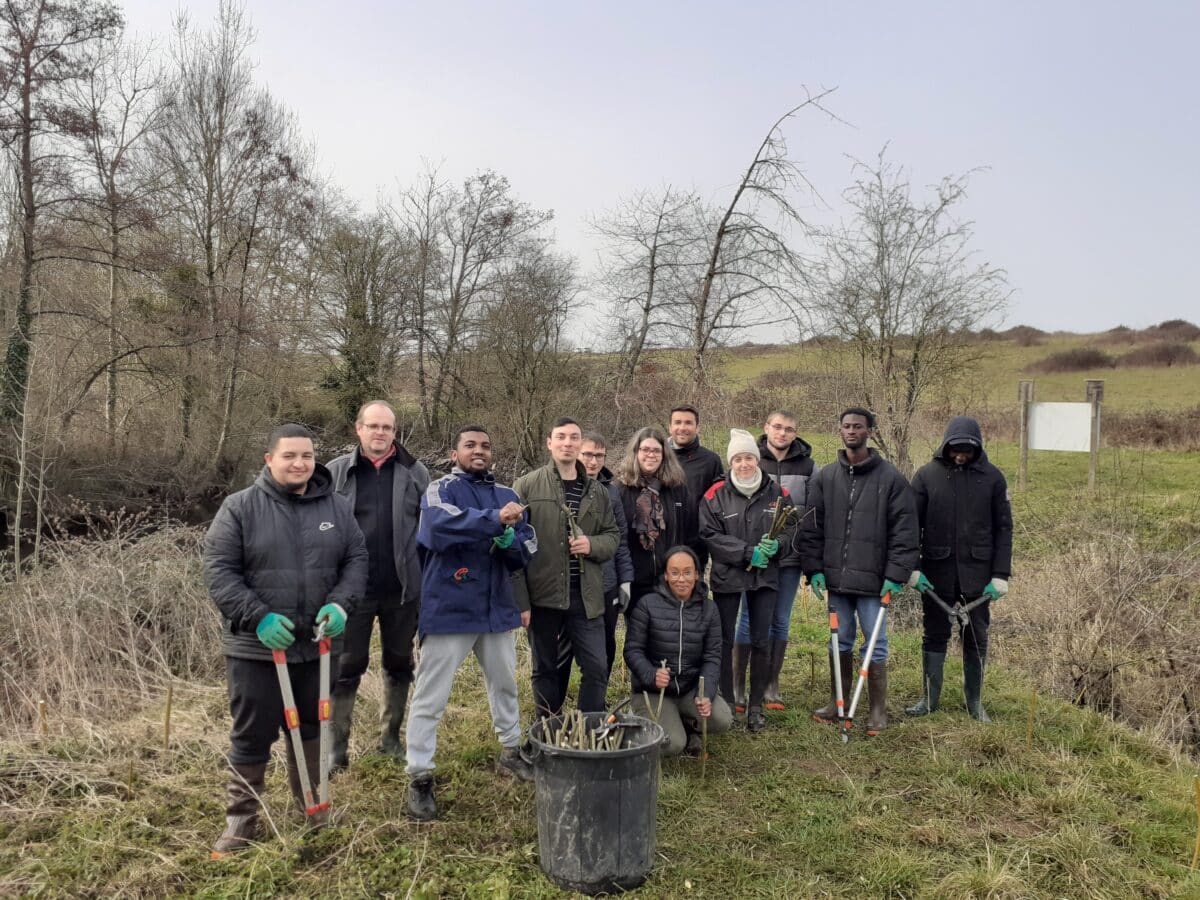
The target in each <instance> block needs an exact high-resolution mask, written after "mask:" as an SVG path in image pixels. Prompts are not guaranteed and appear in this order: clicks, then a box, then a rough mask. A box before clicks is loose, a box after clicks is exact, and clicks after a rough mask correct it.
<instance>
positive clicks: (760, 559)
mask: <svg viewBox="0 0 1200 900" xmlns="http://www.w3.org/2000/svg"><path fill="white" fill-rule="evenodd" d="M770 562H771V557H770V556H768V555H767V553H766V551H765V550H763V548H762V545H761V544H760V545H759V546H757V547H755V548H754V552H753V553H751V554H750V565H751V567H753V568H755V569H765V568H766V567H767V565H768V564H769V563H770Z"/></svg>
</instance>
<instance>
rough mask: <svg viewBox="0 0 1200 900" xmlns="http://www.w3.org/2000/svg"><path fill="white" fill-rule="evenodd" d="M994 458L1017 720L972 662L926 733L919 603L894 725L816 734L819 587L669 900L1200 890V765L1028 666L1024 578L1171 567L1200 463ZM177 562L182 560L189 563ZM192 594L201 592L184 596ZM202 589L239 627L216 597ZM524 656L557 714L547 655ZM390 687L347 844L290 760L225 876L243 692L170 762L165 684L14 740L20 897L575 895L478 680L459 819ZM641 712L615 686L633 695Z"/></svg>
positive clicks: (5, 790) (1042, 349)
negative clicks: (413, 800)
mask: <svg viewBox="0 0 1200 900" xmlns="http://www.w3.org/2000/svg"><path fill="white" fill-rule="evenodd" d="M1087 340H1088V339H1087V338H1082V337H1081V338H1070V337H1060V336H1051V337H1048V338H1047V339H1046V341H1045V343H1044V344H1042V345H1041V346H1037V347H1018V346H1016V344H1015V343H1013V342H996V343H995V344H994V345H989V346H993V347H994V349H995V355H994V356H992V357H990V358H989V360H988V361H987V362H986V363H985V366H987V367H992V368H987V370H986V373H985V377H983V378H982V379H981V383H982V384H984V385H986V390H987V391H988V392H989V393H988V396H989V397H994V398H995V402H996V403H997V404H1009V403H1012V402H1014V398H1015V394H1016V382H1017V380H1019V379H1020V378H1022V377H1027V376H1025V375H1023V374H1022V373H1021V371H1020V369H1021V368H1022V367H1023V366H1024V365H1026V364H1027V363H1028V362H1030V361H1032V360H1034V359H1038V358H1041V357H1043V356H1045V355H1046V354H1048V353H1051V352H1055V351H1056V350H1059V349H1065V348H1067V347H1068V346H1070V345H1072V344H1080V343H1084V342H1086V341H1087ZM815 353H816V351H814V352H812V353H810V352H809V351H800V352H786V353H785V352H783V351H779V352H775V351H771V352H762V353H757V354H755V355H745V354H742V355H736V354H735V355H731V357H730V359H729V361H728V363H727V366H728V369H729V371H730V372H731V373H733V375H734V376H735V377H736V378H738V379H742V380H743V383H744V382H746V381H749V380H751V379H752V378H753V377H755V376H756V375H757V374H760V373H762V372H764V371H768V370H771V369H776V368H782V367H784V366H788V367H792V366H795V365H805V366H809V365H811V366H813V367H814V370H817V368H816V367H819V366H822V365H828V364H829V362H828V360H825V361H822V360H820V359H819V358H818V357H817V356H816V355H815ZM1088 374H1089V373H1073V374H1071V375H1069V376H1053V377H1050V376H1034V377H1035V378H1036V380H1037V382H1038V392H1039V396H1040V397H1041V398H1042V399H1074V398H1077V397H1078V396H1079V395H1081V394H1082V382H1083V379H1084V378H1085V377H1088ZM1096 375H1097V377H1104V378H1106V379H1107V380H1108V400H1107V402H1108V403H1109V406H1110V408H1124V409H1129V410H1133V409H1136V408H1138V406H1139V404H1140V405H1146V404H1147V403H1154V404H1158V405H1159V406H1162V407H1164V408H1166V407H1171V408H1182V407H1185V406H1192V405H1195V404H1196V400H1195V398H1196V397H1197V396H1200V367H1191V368H1184V369H1172V370H1124V369H1110V370H1105V371H1104V372H1101V373H1096ZM1060 389H1061V391H1062V393H1061V394H1056V393H1055V391H1058V390H1060ZM1123 404H1124V405H1123ZM729 424H735V425H743V426H747V427H751V428H755V427H757V425H758V424H759V423H754V422H744V423H729ZM727 434H728V432H727V430H726V428H725V426H724V425H722V426H720V427H716V426H715V425H712V426H710V425H709V423H707V422H706V429H705V435H704V437H705V442H706V443H707V444H709V445H710V446H712V447H714V448H716V449H718V450H722V449H723V448H724V446H725V441H726V438H727ZM805 437H807V438H809V439H810V440H811V442H812V443H813V444H814V447H815V456H816V458H817V460H818V462H822V463H824V462H828V461H830V460H831V459H832V457H833V454H834V451H835V447H836V440H835V437H834V435H833V434H832V430H831V431H830V433H825V434H807V433H806V434H805ZM934 442H935V439H934V438H933V437H927V438H925V439H924V441H923V443H921V444H919V445H918V447H916V448H914V458H915V459H917V460H918V461H921V460H923V459H925V458H927V457H928V453H929V452H930V450H931V449H932V445H933V443H934ZM989 453H990V455H991V457H992V459H993V460H994V461H995V462H996V463H997V465H999V466H1000V467H1001V468H1002V469H1003V470H1004V471H1005V472H1006V474H1007V475H1008V476H1009V479H1010V483H1011V488H1012V497H1013V508H1014V517H1015V521H1016V528H1017V530H1016V566H1015V568H1016V570H1017V571H1016V574H1015V575H1014V578H1013V582H1012V593H1011V594H1010V595H1009V597H1008V598H1007V599H1006V600H1005V602H1004V604H1003V605H1001V606H1000V607H999V609H998V610H997V613H996V621H995V630H994V634H995V643H994V647H993V654H992V659H991V664H990V668H989V671H988V676H987V691H986V695H985V699H986V702H987V705H988V708H989V711H990V713H991V715H992V717H993V719H994V721H995V723H994V724H993V725H992V726H990V727H981V726H979V725H977V724H976V723H974V722H972V721H971V720H970V719H969V718H967V716H966V714H965V712H964V711H963V710H962V707H961V704H962V696H961V687H960V686H959V685H960V679H961V668H960V666H959V664H958V663H957V662H956V661H953V653H952V661H951V662H949V663H948V666H947V681H946V690H945V693H944V695H943V701H944V704H945V708H944V710H943V711H941V712H939V713H937V714H936V715H934V716H931V717H928V718H926V719H921V720H910V721H904V720H903V719H902V718H901V717H900V716H899V712H900V710H901V708H902V707H903V705H904V704H905V703H906V702H907V701H909V700H911V699H913V698H915V696H916V694H917V692H918V690H919V680H920V637H919V633H918V632H917V631H916V629H915V628H914V624H915V623H916V621H917V618H918V616H917V613H916V610H917V604H916V600H915V599H914V598H913V597H912V596H908V595H906V596H905V598H904V599H903V600H902V601H901V602H900V603H899V604H898V605H897V609H896V624H897V626H898V627H897V629H896V631H894V633H893V636H892V656H891V662H890V664H889V670H890V681H891V697H890V708H891V712H892V714H893V727H891V728H890V729H889V730H888V731H886V732H885V733H884V734H883V735H881V736H880V737H878V738H876V739H872V740H866V739H861V738H859V739H855V740H853V741H851V742H850V743H849V744H847V745H843V744H841V743H840V742H839V740H838V739H837V736H836V734H835V733H834V731H833V730H832V729H830V728H828V727H822V726H819V725H816V724H815V723H812V722H811V721H810V720H809V717H808V710H809V709H810V708H812V707H814V706H816V705H818V704H819V703H821V702H823V701H824V698H825V693H826V691H827V685H828V671H827V667H826V665H825V663H824V654H825V647H826V639H827V635H828V631H827V626H826V623H825V620H824V611H823V610H822V609H819V608H818V607H817V604H815V603H813V602H812V601H811V598H806V597H805V596H804V595H802V600H801V602H797V604H796V608H795V611H794V616H793V640H792V643H791V645H790V655H789V664H788V666H787V668H786V669H785V674H784V687H785V693H786V694H787V696H788V698H789V700H790V701H791V705H790V708H789V710H788V711H787V712H786V713H776V714H772V715H771V717H770V726H769V728H768V730H767V731H766V732H764V733H763V734H761V735H757V736H751V735H748V734H746V733H745V732H744V731H735V732H733V733H730V734H728V735H723V736H721V737H718V738H714V739H713V742H712V750H713V753H714V757H713V759H712V760H711V761H710V763H709V765H708V773H707V778H706V779H705V780H701V778H700V772H699V765H698V763H697V762H696V761H693V760H671V761H667V762H665V763H664V764H663V767H662V777H663V781H662V784H661V789H660V795H659V808H658V815H659V820H658V824H659V827H658V850H659V855H658V861H657V864H656V866H655V869H654V872H653V873H652V875H651V878H650V880H649V882H648V883H647V885H646V887H645V888H644V889H643V890H642V891H641V895H642V896H647V897H722V898H740V897H786V898H804V897H870V898H876V897H894V898H923V897H930V898H994V900H1001V898H1043V897H1044V898H1060V897H1066V898H1076V897H1087V898H1125V897H1145V898H1167V897H1197V898H1200V872H1194V871H1189V870H1188V868H1187V866H1188V863H1189V862H1190V859H1191V853H1192V847H1193V844H1194V841H1195V840H1196V835H1197V830H1198V828H1200V823H1198V822H1197V811H1196V808H1195V800H1194V793H1193V790H1194V789H1193V783H1194V782H1193V780H1194V779H1195V778H1196V777H1197V775H1198V773H1200V769H1198V767H1197V763H1196V760H1195V759H1189V758H1187V757H1185V756H1183V755H1181V754H1180V752H1179V751H1178V750H1177V749H1176V748H1175V747H1174V746H1173V745H1172V744H1170V743H1168V742H1164V741H1160V740H1156V739H1155V738H1154V737H1152V736H1150V735H1148V734H1143V733H1138V732H1135V731H1133V730H1131V729H1130V728H1127V727H1125V726H1123V725H1121V724H1119V723H1115V722H1113V721H1111V720H1110V719H1109V718H1107V717H1105V716H1103V715H1099V714H1097V713H1094V712H1091V711H1088V710H1086V709H1082V708H1079V707H1076V706H1074V705H1072V704H1070V703H1069V702H1066V701H1065V700H1063V699H1061V698H1060V696H1058V695H1060V694H1062V693H1063V691H1062V690H1061V688H1062V686H1061V685H1054V684H1043V683H1040V682H1039V667H1038V665H1037V656H1036V652H1031V648H1030V647H1028V646H1022V647H1020V648H1018V647H1016V646H1015V644H1014V641H1015V640H1016V638H1017V636H1016V634H1015V632H1014V630H1013V629H1012V628H1011V627H1010V623H1011V621H1013V620H1015V619H1017V618H1018V615H1017V613H1018V611H1019V610H1022V609H1023V608H1025V605H1026V604H1032V603H1034V602H1036V601H1038V600H1039V599H1041V600H1043V601H1044V600H1045V598H1039V585H1038V584H1036V583H1034V581H1033V579H1030V578H1028V577H1023V572H1029V571H1031V570H1034V569H1036V568H1038V567H1040V568H1041V570H1042V571H1045V570H1046V569H1047V568H1048V567H1049V568H1058V569H1066V570H1069V569H1070V567H1071V565H1072V560H1071V558H1070V556H1069V552H1068V551H1066V550H1065V549H1064V548H1067V547H1069V546H1071V545H1072V542H1074V541H1076V540H1077V539H1079V538H1080V537H1081V536H1082V537H1087V536H1088V535H1090V534H1092V533H1093V532H1099V531H1102V530H1105V529H1120V530H1122V531H1123V532H1127V533H1131V534H1134V535H1136V536H1137V537H1138V539H1139V540H1141V541H1143V542H1144V543H1145V545H1146V546H1147V547H1154V548H1169V549H1181V548H1184V547H1187V546H1189V545H1194V543H1195V542H1197V541H1200V458H1198V457H1197V455H1196V454H1188V453H1180V452H1170V451H1152V450H1133V449H1122V448H1107V447H1106V448H1105V449H1104V451H1103V452H1102V455H1101V466H1100V472H1101V475H1100V488H1099V490H1098V491H1097V492H1095V493H1091V492H1089V491H1087V489H1086V477H1087V457H1086V455H1085V454H1052V453H1034V454H1032V456H1031V460H1030V470H1029V475H1030V483H1029V486H1028V488H1027V489H1025V490H1018V489H1017V486H1016V484H1015V482H1016V463H1017V455H1016V447H1015V446H1014V445H1013V444H1012V443H1004V442H990V443H989ZM164 564H165V565H170V566H172V567H173V569H177V568H178V567H179V565H178V559H177V558H175V557H172V558H171V559H169V560H167V559H166V558H164ZM151 570H152V569H151ZM151 570H148V571H151ZM49 584H50V586H49V587H48V588H47V590H48V591H50V593H53V583H52V582H50V583H49ZM172 584H175V589H176V590H178V589H179V587H178V579H177V580H176V582H172ZM171 596H174V595H171ZM191 596H193V598H194V597H196V596H199V599H198V600H197V599H193V600H192V601H191V602H193V603H197V604H203V605H204V608H205V612H206V614H209V615H211V609H209V608H208V607H207V601H206V600H204V598H203V597H202V595H200V592H199V588H198V586H197V585H192V587H191ZM5 599H6V598H5V597H4V596H3V595H2V594H0V603H2V602H4V601H5ZM188 608H192V607H188ZM1063 624H1064V627H1069V626H1070V625H1071V623H1063ZM519 647H520V648H521V658H520V665H521V672H520V675H519V678H520V684H521V689H522V706H523V709H525V710H529V709H530V708H531V703H530V700H529V696H528V692H529V678H528V675H529V671H528V653H527V650H526V648H525V642H524V640H523V639H522V640H520V641H519ZM1036 649H1037V648H1036V647H1034V648H1032V650H1033V651H1036ZM120 650H121V648H120V647H114V648H113V652H114V653H120ZM954 651H955V652H956V651H957V647H956V646H955V648H954ZM377 658H378V655H377V654H376V659H377ZM1031 658H1032V659H1033V663H1032V664H1031V663H1030V662H1029V660H1030V659H1031ZM1019 662H1023V664H1024V665H1025V669H1024V671H1018V670H1017V669H1016V665H1017V664H1018V663H1019ZM4 674H5V675H8V676H9V677H10V678H13V679H14V683H16V682H18V681H19V676H14V675H12V674H11V673H4ZM1035 689H1036V690H1037V691H1038V701H1037V714H1036V717H1035V720H1034V727H1033V732H1032V740H1027V726H1028V722H1029V710H1030V703H1031V698H1032V696H1033V693H1034V691H1035ZM379 696H380V684H379V678H378V675H377V673H376V671H375V670H374V669H373V670H372V673H371V674H370V675H369V676H368V678H367V679H366V681H365V682H364V687H363V691H362V694H361V699H360V706H359V709H358V712H357V722H358V724H359V729H358V732H357V734H356V749H357V755H356V758H355V760H354V764H353V767H352V769H351V770H350V772H348V773H347V774H345V775H343V776H341V777H339V778H338V779H337V780H336V781H335V782H334V787H333V799H334V804H335V806H336V808H337V810H338V814H339V816H338V822H337V824H336V826H335V827H332V828H330V829H328V830H326V831H325V832H323V833H320V834H306V833H304V832H303V831H302V829H301V826H300V825H299V824H298V823H297V822H296V821H295V819H294V817H293V816H292V814H291V812H290V810H289V808H288V806H289V804H288V802H287V797H286V788H285V785H284V778H283V772H282V766H281V765H279V766H276V767H275V769H274V770H273V772H272V774H271V776H270V779H269V788H268V797H267V803H268V805H267V808H268V812H269V814H270V821H271V823H272V825H271V833H270V835H269V836H268V837H267V838H266V839H265V840H264V841H263V843H262V844H261V846H259V847H257V848H256V849H254V850H252V851H250V852H248V853H246V854H244V855H241V856H239V857H236V858H232V859H228V860H223V861H219V862H212V861H209V859H208V848H209V845H210V844H211V842H212V840H213V839H214V838H215V836H216V834H217V833H218V832H219V831H220V828H221V825H222V814H223V808H222V804H221V788H222V784H223V782H222V774H221V760H222V754H223V752H224V750H225V747H226V743H225V742H226V734H227V729H228V713H227V709H226V700H225V695H224V691H223V688H222V686H221V685H220V684H218V683H210V684H200V683H191V684H177V687H176V693H175V713H174V717H173V731H172V735H173V737H172V742H171V745H170V748H169V749H165V750H164V749H163V748H162V746H161V743H162V734H161V729H162V713H163V700H162V689H161V685H160V684H158V683H156V682H152V681H151V682H147V683H146V684H144V685H142V686H141V688H140V689H139V690H138V691H137V692H136V693H134V694H131V695H130V697H129V707H128V709H127V710H117V709H114V710H112V713H111V715H110V716H108V718H106V719H103V720H100V717H99V716H97V717H94V720H92V721H87V720H84V719H83V718H80V717H72V716H71V714H70V712H69V711H66V710H51V715H50V720H49V723H48V732H49V733H48V734H47V735H46V736H39V735H37V734H33V733H17V732H12V733H8V734H5V735H4V736H3V739H0V897H3V896H17V895H26V894H28V895H35V896H47V897H59V896H62V897H99V896H105V897H107V896H128V897H160V896H171V895H178V896H199V897H235V896H237V897H269V896H287V897H347V898H351V897H355V898H356V897H374V896H378V897H420V898H433V897H556V896H561V895H562V894H561V892H560V891H558V890H557V889H556V888H555V887H554V886H553V885H552V884H551V883H550V882H549V881H547V880H546V879H545V877H544V876H543V875H542V873H541V870H540V868H539V865H538V858H537V855H538V854H537V833H536V819H535V810H534V804H533V795H532V791H531V789H530V788H529V787H527V786H525V785H521V784H516V783H513V782H511V781H509V780H506V779H503V778H501V777H499V776H497V775H496V774H494V772H493V771H492V765H493V763H494V760H495V757H496V754H497V752H498V748H497V746H496V744H495V741H494V738H493V737H492V733H491V727H490V722H489V719H488V716H487V705H486V696H485V693H484V691H483V688H482V681H481V677H480V673H479V670H478V668H477V666H475V664H474V663H473V662H470V663H468V665H467V666H466V667H465V668H464V670H463V671H462V673H461V674H460V677H459V681H458V683H457V685H456V688H455V691H454V695H453V698H452V703H451V706H450V708H449V709H448V711H447V714H446V717H445V719H444V721H443V726H442V746H441V748H440V753H439V770H438V778H439V785H438V795H439V799H440V801H441V802H442V804H443V809H444V813H443V817H442V819H441V820H440V821H438V822H436V823H434V824H431V825H416V824H413V823H410V822H408V821H407V820H406V819H405V817H404V816H403V813H402V810H403V805H404V791H405V786H406V782H405V777H404V774H403V771H402V768H401V767H400V766H398V765H397V764H395V763H394V762H392V761H391V760H388V759H384V758H382V757H379V756H375V755H372V754H371V753H370V752H369V749H370V744H371V743H372V741H371V739H370V734H369V732H370V731H371V730H372V723H373V721H374V720H375V716H376V714H377V710H378V703H379ZM622 697H623V694H622V684H621V682H620V680H619V679H618V678H617V677H616V676H614V683H613V685H612V686H611V689H610V700H611V701H612V702H614V703H615V702H616V701H617V700H619V699H621V698H622ZM129 710H134V712H130V711H129ZM279 750H280V752H281V751H282V748H279Z"/></svg>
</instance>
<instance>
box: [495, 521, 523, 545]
mask: <svg viewBox="0 0 1200 900" xmlns="http://www.w3.org/2000/svg"><path fill="white" fill-rule="evenodd" d="M516 535H517V533H516V532H515V531H513V527H512V526H511V525H509V526H508V527H507V528H505V529H504V531H502V532H501V533H500V534H498V535H496V537H494V538H492V543H493V544H495V545H496V549H498V550H507V549H508V548H509V547H511V546H512V542H513V538H514V537H516Z"/></svg>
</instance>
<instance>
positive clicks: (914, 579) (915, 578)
mask: <svg viewBox="0 0 1200 900" xmlns="http://www.w3.org/2000/svg"><path fill="white" fill-rule="evenodd" d="M908 586H909V587H910V588H914V589H915V590H916V591H917V593H918V594H926V593H928V592H929V591H932V590H933V582H932V581H930V580H929V579H928V578H926V577H925V573H924V572H922V571H921V570H920V569H913V573H912V575H911V576H910V577H909V579H908Z"/></svg>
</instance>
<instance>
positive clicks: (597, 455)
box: [579, 453, 608, 459]
mask: <svg viewBox="0 0 1200 900" xmlns="http://www.w3.org/2000/svg"><path fill="white" fill-rule="evenodd" d="M579 455H580V456H582V457H583V458H584V459H607V458H608V454H607V453H580V454H579Z"/></svg>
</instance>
